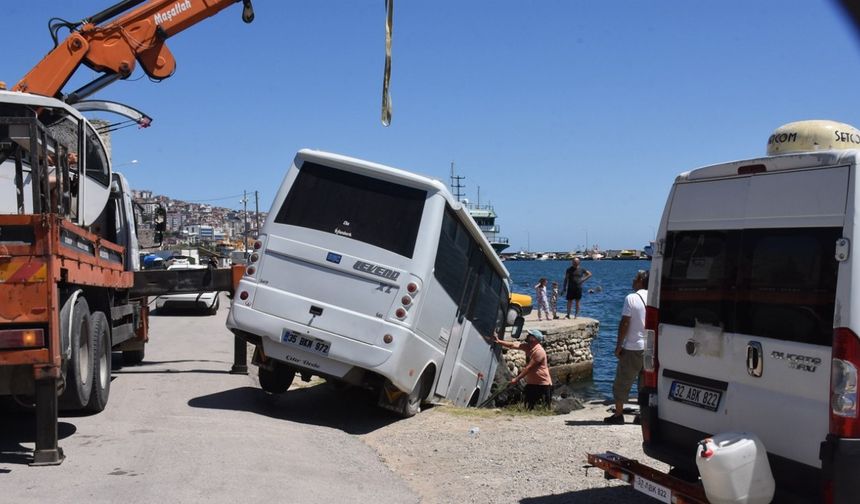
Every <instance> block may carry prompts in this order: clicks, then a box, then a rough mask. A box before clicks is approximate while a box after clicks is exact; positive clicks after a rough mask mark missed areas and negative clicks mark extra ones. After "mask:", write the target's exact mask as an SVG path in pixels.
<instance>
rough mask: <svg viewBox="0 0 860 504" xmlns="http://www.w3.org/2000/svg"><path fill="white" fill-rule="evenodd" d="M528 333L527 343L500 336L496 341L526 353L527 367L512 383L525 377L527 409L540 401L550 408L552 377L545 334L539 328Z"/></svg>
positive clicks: (502, 345) (500, 344)
mask: <svg viewBox="0 0 860 504" xmlns="http://www.w3.org/2000/svg"><path fill="white" fill-rule="evenodd" d="M527 334H528V335H527V336H526V341H525V343H515V342H513V341H504V340H500V339H499V338H498V336H497V337H496V343H498V344H499V346H501V347H503V348H509V349H512V350H522V351H523V352H525V353H526V365H525V367H524V368H523V369H521V370H520V372H519V374H517V375H516V376H515V377H513V378H512V379H511V385H515V384H517V383H518V382H519V381H520V380H522V379H523V378H525V380H526V388H525V403H526V409H529V410H532V409H534V407H535V406H536V405H537V404H538V403H542V404H545V405H546V407H547V408H549V407H550V405H551V404H552V378H551V377H550V375H549V362H548V361H547V358H546V350H544V349H543V346H542V345H541V343H543V341H544V336H543V333H542V332H540V331H538V330H537V329H529V330H528V333H527Z"/></svg>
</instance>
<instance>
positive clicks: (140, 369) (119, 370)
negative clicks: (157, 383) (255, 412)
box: [111, 352, 232, 375]
mask: <svg viewBox="0 0 860 504" xmlns="http://www.w3.org/2000/svg"><path fill="white" fill-rule="evenodd" d="M188 363H213V364H218V365H219V367H221V369H176V368H163V367H162V368H155V366H165V365H169V364H188ZM231 366H232V363H230V362H227V361H224V360H212V359H179V360H166V361H154V360H144V361H142V362H139V363H137V364H132V365H125V363H124V362H123V360H122V354H121V353H119V352H114V353H113V355H112V356H111V368H112V369H111V373H112V374H114V375H124V374H161V373H203V374H206V373H208V374H229V373H230V369H231Z"/></svg>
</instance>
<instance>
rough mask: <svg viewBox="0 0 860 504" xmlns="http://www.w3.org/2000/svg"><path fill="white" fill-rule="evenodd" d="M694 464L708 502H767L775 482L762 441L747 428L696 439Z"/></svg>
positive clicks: (737, 503)
mask: <svg viewBox="0 0 860 504" xmlns="http://www.w3.org/2000/svg"><path fill="white" fill-rule="evenodd" d="M696 465H697V466H698V467H699V474H700V475H701V476H702V486H704V488H705V495H706V496H707V497H708V500H709V501H710V502H711V503H712V504H768V503H769V502H771V500H773V493H774V491H775V489H776V483H775V482H774V481H773V474H772V473H771V470H770V463H768V460H767V450H765V448H764V444H763V443H762V442H761V440H760V439H759V438H758V437H756V435H755V434H751V433H749V432H724V433H721V434H717V435H715V436H713V437H710V438H707V439H703V440H702V441H699V446H698V448H697V449H696Z"/></svg>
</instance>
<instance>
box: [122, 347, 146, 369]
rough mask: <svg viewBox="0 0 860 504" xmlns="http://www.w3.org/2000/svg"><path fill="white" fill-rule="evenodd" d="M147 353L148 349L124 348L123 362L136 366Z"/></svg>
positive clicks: (126, 364)
mask: <svg viewBox="0 0 860 504" xmlns="http://www.w3.org/2000/svg"><path fill="white" fill-rule="evenodd" d="M145 354H146V349H144V348H142V349H140V350H123V351H122V364H123V366H136V365H138V364H140V363H141V362H143V357H144V355H145Z"/></svg>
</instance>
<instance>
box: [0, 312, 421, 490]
mask: <svg viewBox="0 0 860 504" xmlns="http://www.w3.org/2000/svg"><path fill="white" fill-rule="evenodd" d="M222 301H226V299H224V300H222ZM226 306H227V303H226V302H222V309H221V311H220V312H219V313H218V314H217V315H215V316H201V315H195V314H193V313H188V312H184V313H173V314H171V315H169V316H168V315H166V314H164V315H157V316H153V317H152V318H151V323H152V331H151V336H150V343H149V344H148V346H147V349H146V358H145V359H144V362H143V364H142V365H140V366H132V367H125V368H121V369H115V370H114V373H113V382H112V385H111V395H110V401H109V403H108V406H107V409H106V410H105V411H104V412H102V413H100V414H98V415H91V416H68V415H64V414H62V413H61V418H60V424H59V432H60V438H61V439H60V446H61V447H62V448H63V449H64V451H65V454H66V460H65V461H64V462H63V463H62V464H61V465H59V466H53V467H30V466H28V465H27V462H28V461H29V459H30V457H31V455H32V449H33V439H34V435H33V432H32V429H33V421H32V417H31V416H30V415H29V414H27V413H11V412H9V411H3V412H2V413H0V502H15V503H18V504H21V503H31V502H32V503H36V502H38V503H44V502H70V503H75V502H87V503H92V502H110V503H115V502H125V503H185V502H188V503H191V502H204V501H206V502H209V503H213V502H225V503H226V502H229V503H236V502H280V503H292V502H296V503H311V502H363V503H364V502H374V503H387V502H391V503H398V504H399V503H411V502H418V500H419V499H418V496H417V495H416V494H414V493H413V492H411V491H410V490H409V488H408V487H407V485H406V484H405V483H404V482H403V480H402V479H400V477H398V476H397V475H396V474H394V473H393V472H391V471H390V470H389V469H388V468H386V467H385V465H384V464H383V463H382V462H381V461H380V459H379V457H378V456H377V454H376V452H374V451H373V450H372V449H371V448H369V447H368V446H367V445H365V444H364V443H363V442H362V441H361V440H360V439H358V435H360V434H366V433H368V432H372V431H374V430H375V429H378V428H381V427H383V426H385V425H388V424H390V423H391V422H393V421H396V419H395V418H393V417H391V416H390V415H389V414H388V413H385V412H383V411H381V410H378V409H377V408H374V407H372V406H370V405H369V402H370V401H368V400H367V399H368V398H366V397H363V396H362V395H361V394H355V393H351V394H346V393H343V392H337V391H334V390H332V389H330V388H328V387H327V386H325V385H321V386H316V387H311V388H305V389H298V390H291V391H290V392H288V393H287V394H285V395H283V396H280V397H272V396H268V395H266V394H265V393H263V392H262V391H261V390H260V389H259V386H258V385H257V383H256V378H255V376H254V374H251V375H231V374H229V370H230V367H231V364H232V360H233V337H232V335H231V334H230V333H229V332H228V331H227V330H226V328H225V327H224V319H225V318H226V314H227V309H226ZM114 360H115V362H116V361H117V359H114Z"/></svg>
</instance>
